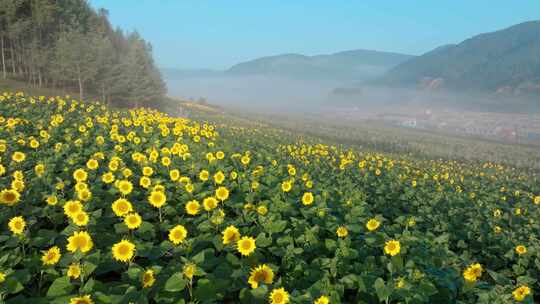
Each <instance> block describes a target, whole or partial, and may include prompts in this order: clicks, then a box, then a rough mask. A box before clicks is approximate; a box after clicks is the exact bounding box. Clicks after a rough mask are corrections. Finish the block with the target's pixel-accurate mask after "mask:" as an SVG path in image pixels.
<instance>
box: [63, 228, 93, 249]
mask: <svg viewBox="0 0 540 304" xmlns="http://www.w3.org/2000/svg"><path fill="white" fill-rule="evenodd" d="M93 247H94V242H93V241H92V237H90V234H88V232H86V231H75V232H73V235H71V236H70V237H68V244H67V250H68V251H69V252H75V251H77V250H80V251H81V252H82V253H86V252H88V251H90V250H91V249H92V248H93Z"/></svg>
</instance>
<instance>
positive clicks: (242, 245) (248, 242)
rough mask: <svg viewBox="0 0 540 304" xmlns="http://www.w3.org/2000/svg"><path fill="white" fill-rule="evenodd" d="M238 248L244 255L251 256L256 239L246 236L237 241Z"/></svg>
mask: <svg viewBox="0 0 540 304" xmlns="http://www.w3.org/2000/svg"><path fill="white" fill-rule="evenodd" d="M236 246H237V250H238V252H240V254H242V255H243V256H249V255H250V254H252V253H253V252H254V251H255V248H257V246H256V245H255V239H254V238H252V237H250V236H244V237H242V238H241V239H239V240H238V241H237V242H236Z"/></svg>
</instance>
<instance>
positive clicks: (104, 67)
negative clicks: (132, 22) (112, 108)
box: [0, 0, 166, 106]
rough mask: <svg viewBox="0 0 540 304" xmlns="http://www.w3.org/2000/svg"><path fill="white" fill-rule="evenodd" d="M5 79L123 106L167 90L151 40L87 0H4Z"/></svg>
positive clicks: (0, 48)
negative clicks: (121, 25)
mask: <svg viewBox="0 0 540 304" xmlns="http://www.w3.org/2000/svg"><path fill="white" fill-rule="evenodd" d="M0 78H2V79H15V80H19V81H25V82H27V83H28V84H29V85H31V86H33V87H37V88H42V87H48V88H57V89H68V90H72V91H78V92H79V95H80V96H79V97H80V98H81V99H83V98H85V97H86V96H87V95H91V96H97V97H99V98H100V99H101V100H103V101H105V102H107V103H114V104H116V105H121V106H148V105H151V103H152V102H153V101H155V100H159V99H161V98H163V96H164V94H165V93H166V87H165V83H164V82H163V80H162V78H161V74H160V72H159V70H158V69H157V68H156V66H155V64H154V60H153V58H152V47H151V45H150V44H149V43H148V42H146V41H145V40H144V39H143V38H142V37H141V36H140V35H139V34H138V33H137V32H131V33H125V32H124V31H122V30H121V29H119V28H113V27H112V25H111V23H110V22H109V18H108V12H107V10H105V9H99V10H95V9H93V8H92V7H91V6H90V5H89V4H88V3H87V2H86V1H84V0H0Z"/></svg>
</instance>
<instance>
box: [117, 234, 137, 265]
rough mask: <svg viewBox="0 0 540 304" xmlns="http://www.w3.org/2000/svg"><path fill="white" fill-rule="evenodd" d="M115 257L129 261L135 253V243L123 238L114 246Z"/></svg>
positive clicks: (121, 260)
mask: <svg viewBox="0 0 540 304" xmlns="http://www.w3.org/2000/svg"><path fill="white" fill-rule="evenodd" d="M111 251H112V255H113V258H114V259H115V260H117V261H120V262H126V263H127V262H129V261H130V260H131V259H132V258H133V255H134V254H135V244H133V243H131V242H130V241H128V240H122V241H120V242H118V243H116V244H114V245H113V246H112V249H111Z"/></svg>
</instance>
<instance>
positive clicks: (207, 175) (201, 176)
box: [199, 170, 210, 182]
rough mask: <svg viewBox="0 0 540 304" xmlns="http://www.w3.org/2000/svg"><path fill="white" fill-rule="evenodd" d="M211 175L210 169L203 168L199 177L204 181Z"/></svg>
mask: <svg viewBox="0 0 540 304" xmlns="http://www.w3.org/2000/svg"><path fill="white" fill-rule="evenodd" d="M209 176H210V173H208V171H206V170H202V171H201V172H200V173H199V179H200V180H201V181H203V182H205V181H207V180H208V177H209Z"/></svg>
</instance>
